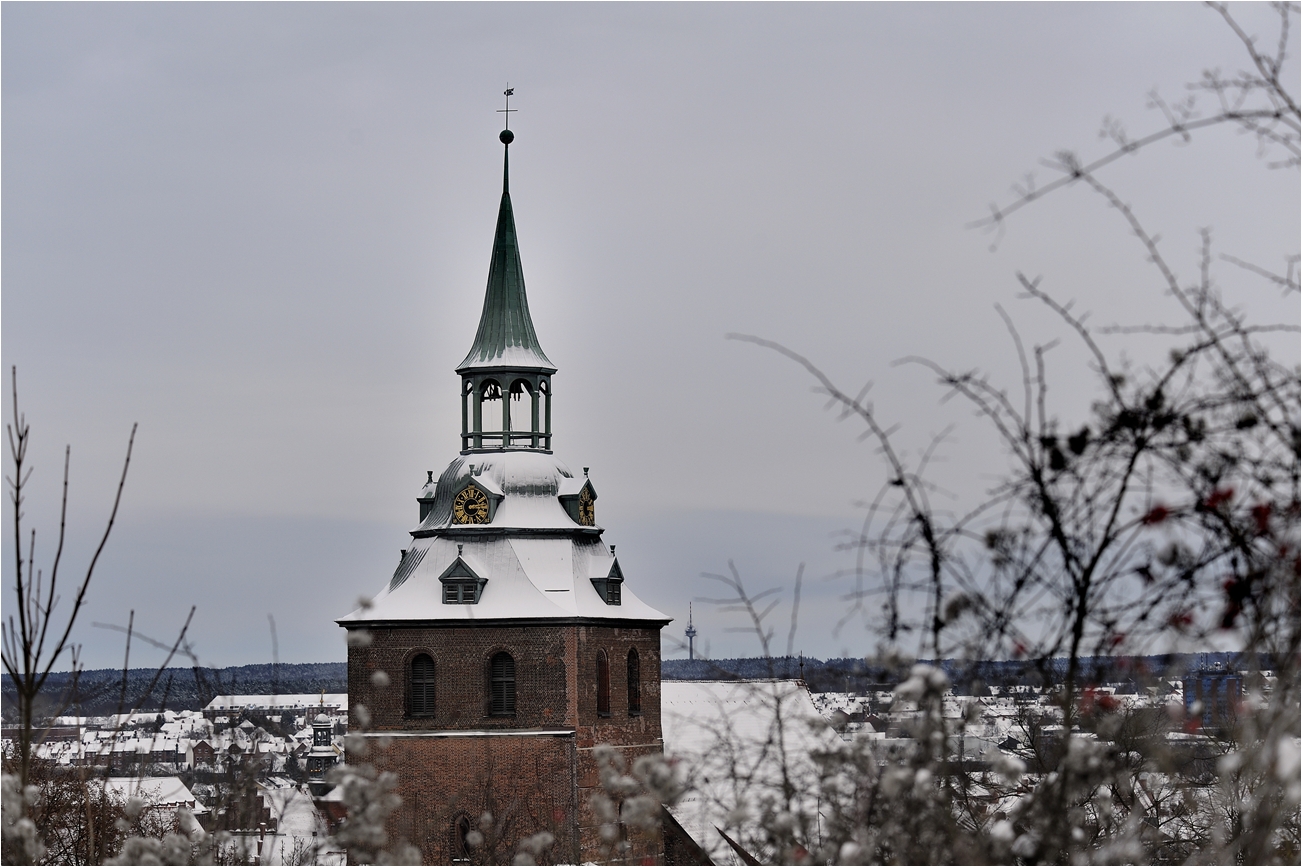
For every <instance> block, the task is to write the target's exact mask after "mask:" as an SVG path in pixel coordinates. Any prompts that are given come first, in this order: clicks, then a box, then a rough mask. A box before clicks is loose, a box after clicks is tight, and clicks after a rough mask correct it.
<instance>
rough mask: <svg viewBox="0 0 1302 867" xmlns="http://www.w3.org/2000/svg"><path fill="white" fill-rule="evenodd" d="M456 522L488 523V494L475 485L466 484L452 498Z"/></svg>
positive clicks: (453, 517)
mask: <svg viewBox="0 0 1302 867" xmlns="http://www.w3.org/2000/svg"><path fill="white" fill-rule="evenodd" d="M452 522H453V523H454V524H487V523H488V495H487V494H485V493H484V492H483V491H481V490H479V488H477V487H475V486H474V485H466V486H465V488H463V489H462V490H461V493H459V494H457V495H456V497H455V498H453V500H452Z"/></svg>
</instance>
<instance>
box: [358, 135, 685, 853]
mask: <svg viewBox="0 0 1302 867" xmlns="http://www.w3.org/2000/svg"><path fill="white" fill-rule="evenodd" d="M500 139H501V141H502V143H503V145H504V146H505V148H506V152H505V153H504V156H503V184H502V198H501V205H500V209H499V212H498V218H497V228H496V234H495V237H494V241H493V253H492V260H491V264H490V267H489V276H488V287H487V292H486V294H485V298H484V307H483V312H482V314H481V318H480V321H479V328H478V331H477V332H476V334H475V336H474V341H473V344H472V346H471V349H470V352H469V353H468V354H467V355H466V357H465V359H464V360H463V361H462V362H461V364H460V365H458V366H457V368H456V373H457V375H458V377H459V378H460V382H461V385H460V401H461V432H460V436H461V452H460V454H459V455H457V456H456V457H455V458H453V460H452V462H451V463H450V464H448V466H447V469H445V470H444V471H443V472H442V473H441V474H439V476H438V478H437V480H436V479H435V478H434V473H433V472H430V473H429V474H428V476H427V479H426V483H425V485H424V487H423V488H422V489H421V491H420V493H419V495H418V497H417V503H418V506H419V513H418V514H419V518H418V520H419V525H418V526H417V527H416V528H415V529H413V530H412V531H411V537H412V541H411V545H410V547H409V548H407V549H406V551H405V552H404V553H403V556H402V559H401V562H400V563H399V564H398V567H397V569H396V570H395V571H394V572H393V575H392V577H391V578H389V579H388V582H387V584H386V585H385V586H383V588H381V589H380V591H379V592H378V593H377V594H376V595H375V596H374V598H373V599H372V600H371V601H370V602H369V603H367V604H366V605H364V606H363V607H361V608H359V609H358V610H356V611H354V612H352V613H351V614H349V615H347V616H346V617H344V618H342V619H341V620H339V621H338V623H339V624H340V625H341V626H343V627H344V628H345V629H347V630H348V698H349V701H350V702H352V703H353V715H352V717H351V720H350V724H349V731H350V734H351V733H357V734H360V735H361V736H362V737H363V738H364V739H365V741H364V742H365V743H366V744H367V749H366V750H365V755H362V754H359V751H354V750H351V749H350V750H349V752H348V755H347V757H346V760H347V761H348V762H349V763H358V762H370V763H372V764H374V765H375V766H376V767H377V768H378V769H380V770H387V771H394V772H396V774H397V777H398V781H399V782H398V790H397V793H398V794H399V795H400V796H401V797H402V801H403V803H402V806H401V808H399V810H398V811H397V812H396V813H395V814H394V816H393V817H392V818H391V819H390V822H389V827H388V830H389V833H390V838H391V839H393V840H397V839H406V840H407V841H409V842H411V843H413V844H414V845H416V846H418V847H419V848H420V850H421V853H422V857H423V859H424V860H425V862H426V863H435V864H447V863H452V862H455V861H460V860H469V859H472V858H473V859H474V860H476V861H480V860H488V861H510V860H511V859H512V857H513V855H514V853H515V847H516V846H517V845H518V844H519V842H520V841H521V840H524V839H526V838H530V837H534V836H535V835H540V834H544V832H545V834H546V835H550V837H551V839H552V841H553V842H552V843H551V845H550V846H549V847H548V851H547V853H546V854H545V856H544V857H546V858H547V859H548V860H552V861H557V862H561V863H574V864H580V863H586V862H590V861H594V860H608V859H609V858H610V857H611V853H612V841H611V839H610V834H609V828H606V829H605V830H606V831H607V836H606V838H605V840H604V841H603V838H602V830H603V828H602V825H603V823H602V821H601V820H600V819H599V818H598V817H597V816H596V814H595V813H594V812H593V810H592V807H591V803H590V795H591V794H593V792H594V791H595V789H596V788H597V787H598V786H599V768H598V763H597V759H596V758H595V757H594V747H596V746H597V745H599V744H609V745H611V746H613V747H615V748H616V749H617V750H618V751H619V753H620V754H621V755H622V758H623V760H624V761H625V762H626V763H627V764H628V765H630V766H631V765H632V763H633V762H634V761H635V760H636V759H637V758H638V757H640V756H642V755H645V754H650V753H660V752H662V751H663V741H662V734H661V721H660V630H661V628H662V627H663V626H665V625H666V624H667V623H669V618H668V617H666V616H665V615H664V614H662V613H661V612H659V611H657V610H656V609H654V608H652V607H651V606H650V605H648V604H646V603H645V602H643V601H642V600H641V599H639V598H638V596H637V594H636V593H635V592H634V591H633V589H632V588H631V587H630V586H626V582H625V576H624V573H623V571H622V569H621V568H620V564H619V560H618V559H617V558H616V556H615V546H614V545H610V544H608V543H607V542H606V540H605V539H604V538H603V536H604V530H603V528H602V527H601V525H600V524H598V523H597V516H598V515H597V513H598V509H597V506H596V501H597V489H596V487H595V485H594V482H593V481H592V479H591V478H589V475H588V470H587V468H586V467H585V468H584V471H583V473H582V475H578V474H575V473H573V472H571V471H570V469H569V467H567V466H566V465H565V464H564V463H562V462H560V461H559V460H558V459H557V458H556V457H554V456H553V452H552V445H553V433H552V418H553V410H554V408H553V406H552V403H553V398H554V390H553V381H554V376H555V374H556V366H555V365H554V364H552V362H551V360H550V359H549V358H548V357H547V356H546V354H544V352H543V350H542V346H541V345H540V343H539V340H538V336H537V334H536V333H535V331H534V325H533V321H532V319H531V318H530V315H529V305H528V302H527V299H526V297H525V285H524V273H523V270H522V268H521V264H520V252H519V246H518V243H517V238H516V229H515V218H514V215H513V212H512V206H511V197H510V189H509V166H508V162H507V161H508V159H509V149H510V144H511V142H512V141H513V140H514V135H513V133H511V131H510V130H506V131H504V132H503V133H502V134H501V136H500ZM584 410H585V408H584V407H583V406H581V405H580V406H574V405H573V404H571V408H570V409H569V410H568V411H571V412H583V411H584ZM587 411H589V412H592V413H595V411H596V407H588V408H587ZM359 706H360V707H361V708H364V710H359ZM606 824H607V825H609V824H610V823H609V822H607V823H606ZM621 833H622V829H621ZM618 842H619V841H618V840H617V841H615V845H617V844H618ZM630 845H631V847H632V848H631V849H630V850H628V851H625V852H623V853H622V858H624V859H629V860H632V861H642V860H644V859H646V858H652V859H659V858H660V857H661V856H662V855H663V842H662V839H661V838H660V837H659V836H655V835H646V836H644V837H639V838H638V839H637V840H636V841H630Z"/></svg>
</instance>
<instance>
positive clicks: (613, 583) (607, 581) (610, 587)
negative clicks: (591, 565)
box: [592, 560, 624, 605]
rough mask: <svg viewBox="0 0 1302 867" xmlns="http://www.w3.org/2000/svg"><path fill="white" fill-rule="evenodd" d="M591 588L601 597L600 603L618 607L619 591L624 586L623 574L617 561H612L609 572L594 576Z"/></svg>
mask: <svg viewBox="0 0 1302 867" xmlns="http://www.w3.org/2000/svg"><path fill="white" fill-rule="evenodd" d="M592 586H593V588H594V589H595V590H596V591H597V595H598V596H600V597H601V601H602V602H605V603H606V604H607V605H619V604H620V602H621V592H620V591H621V589H622V588H623V586H624V573H623V572H622V571H620V568H619V561H618V560H613V561H611V564H610V569H609V571H607V572H606V574H605V575H600V574H599V575H596V576H593V578H592Z"/></svg>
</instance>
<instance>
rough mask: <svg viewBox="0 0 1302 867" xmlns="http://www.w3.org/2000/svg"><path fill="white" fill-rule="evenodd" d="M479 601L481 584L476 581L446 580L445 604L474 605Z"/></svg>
mask: <svg viewBox="0 0 1302 867" xmlns="http://www.w3.org/2000/svg"><path fill="white" fill-rule="evenodd" d="M477 602H479V584H478V583H477V582H474V581H444V582H443V604H444V605H474V604H476V603H477Z"/></svg>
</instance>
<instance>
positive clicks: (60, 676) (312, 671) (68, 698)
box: [0, 662, 348, 723]
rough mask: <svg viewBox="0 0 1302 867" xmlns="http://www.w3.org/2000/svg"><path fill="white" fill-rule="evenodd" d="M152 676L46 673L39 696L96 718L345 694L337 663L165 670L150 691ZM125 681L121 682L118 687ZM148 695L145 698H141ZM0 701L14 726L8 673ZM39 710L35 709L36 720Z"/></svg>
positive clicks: (145, 672) (139, 672)
mask: <svg viewBox="0 0 1302 867" xmlns="http://www.w3.org/2000/svg"><path fill="white" fill-rule="evenodd" d="M157 675H158V672H157V671H156V670H155V669H149V668H133V669H129V670H128V671H127V672H126V673H125V676H124V674H123V672H122V670H121V669H112V668H103V669H95V670H92V671H82V672H80V673H79V674H78V675H77V676H76V679H75V681H74V678H73V674H72V672H51V673H50V676H49V679H48V680H47V681H46V686H45V689H44V692H43V695H42V699H43V700H44V702H43V703H44V705H45V707H46V708H49V709H58V708H64V707H66V708H67V710H66V711H64V713H68V714H73V713H81V714H83V715H86V716H101V715H104V714H110V713H116V712H118V710H119V709H120V708H121V709H124V710H125V709H135V710H149V711H153V710H175V711H181V710H200V709H202V708H203V707H205V706H207V704H208V703H209V702H210V701H212V700H213V698H214V697H215V696H218V695H232V694H235V695H296V694H304V693H320V692H328V693H341V692H347V691H348V672H347V665H346V664H345V663H342V662H307V663H298V664H292V665H291V664H285V663H281V664H271V663H264V664H260V665H240V666H232V667H229V668H205V667H200V668H169V669H165V670H164V672H163V674H162V676H161V677H160V678H158V682H157V683H156V684H155V685H154V687H153V689H152V690H150V684H151V683H153V682H154V679H155V677H156V676H157ZM124 681H125V682H124ZM146 693H148V695H146ZM0 700H3V716H4V721H5V722H6V723H14V722H16V721H17V717H16V713H17V708H16V705H17V691H16V689H15V685H14V682H13V681H12V680H11V679H10V677H9V675H8V674H5V675H4V676H3V678H0ZM39 715H40V709H38V716H39Z"/></svg>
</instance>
